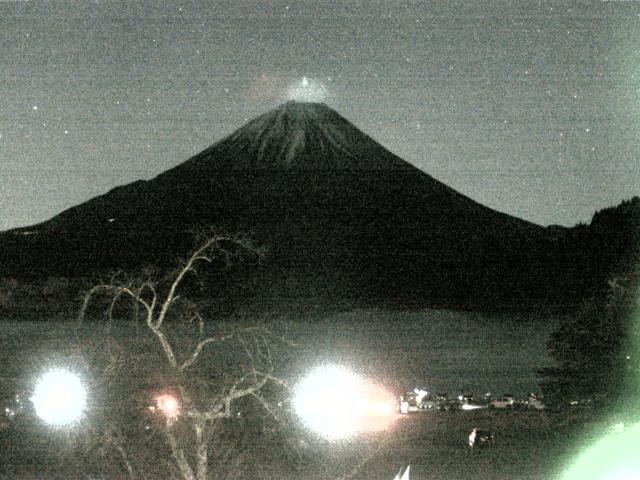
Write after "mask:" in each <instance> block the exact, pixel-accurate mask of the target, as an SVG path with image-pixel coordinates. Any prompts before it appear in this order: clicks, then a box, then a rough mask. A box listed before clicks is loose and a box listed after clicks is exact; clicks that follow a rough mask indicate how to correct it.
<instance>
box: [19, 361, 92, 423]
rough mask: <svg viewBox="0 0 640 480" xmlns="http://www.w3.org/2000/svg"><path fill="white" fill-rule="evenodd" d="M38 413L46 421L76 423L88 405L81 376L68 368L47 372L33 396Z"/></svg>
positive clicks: (32, 399)
mask: <svg viewBox="0 0 640 480" xmlns="http://www.w3.org/2000/svg"><path fill="white" fill-rule="evenodd" d="M31 401H32V402H33V406H34V408H35V411H36V414H37V415H38V416H39V417H40V418H41V419H43V420H44V421H45V422H47V423H49V424H51V425H55V426H63V425H69V424H72V423H75V422H76V421H77V420H78V419H79V418H80V417H81V416H82V414H83V412H84V410H85V408H86V405H87V391H86V389H85V387H84V385H83V384H82V382H81V381H80V378H79V377H78V376H77V375H76V374H74V373H71V372H69V371H67V370H63V369H56V370H50V371H49V372H47V373H45V374H44V375H43V376H42V378H40V380H39V381H38V384H37V385H36V388H35V390H34V392H33V396H32V397H31Z"/></svg>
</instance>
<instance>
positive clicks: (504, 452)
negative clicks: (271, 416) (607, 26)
mask: <svg viewBox="0 0 640 480" xmlns="http://www.w3.org/2000/svg"><path fill="white" fill-rule="evenodd" d="M589 415H590V413H589V412H587V415H585V413H584V412H581V413H579V415H578V416H577V417H576V416H573V418H572V419H568V418H567V416H566V415H561V416H549V415H547V414H546V413H543V412H533V411H532V412H529V411H512V412H510V411H488V410H476V411H471V412H437V413H416V414H409V415H404V416H403V415H398V418H397V421H396V422H395V424H394V426H393V427H392V428H391V429H390V431H388V432H385V433H378V434H368V435H366V436H362V437H356V438H354V439H352V440H350V441H349V442H344V443H336V444H333V443H327V442H316V441H313V440H312V441H310V442H308V443H306V446H305V449H306V450H307V454H308V455H309V457H312V458H313V457H315V458H314V459H313V461H311V462H310V463H309V464H307V466H306V467H301V466H300V465H296V466H294V465H283V464H262V465H260V466H258V468H256V467H255V466H254V467H253V468H251V467H250V468H248V469H243V471H242V472H240V471H238V472H237V473H233V472H229V471H226V472H225V474H224V475H223V476H221V477H218V476H217V475H216V471H215V470H214V471H213V472H211V474H212V475H211V477H210V478H212V479H213V478H226V479H244V478H247V479H249V478H250V479H261V480H262V479H264V480H266V479H282V480H320V479H322V480H329V479H331V480H335V479H340V478H343V479H344V478H353V479H362V480H364V479H367V480H392V479H393V477H394V475H395V474H396V473H397V472H398V470H400V469H401V468H402V469H404V468H406V466H407V465H411V480H427V479H429V480H435V479H447V480H473V479H496V480H502V479H505V480H507V479H509V480H529V479H530V480H534V479H535V480H544V479H556V478H560V477H561V476H562V472H563V471H564V469H565V468H566V467H567V466H568V465H569V462H570V461H571V459H572V458H573V457H575V454H576V453H577V451H578V448H579V445H581V444H582V445H584V443H585V438H586V437H587V436H589V435H590V433H589V432H592V433H593V432H594V429H595V430H600V431H604V430H603V429H605V428H606V427H605V426H604V425H596V426H594V424H593V423H589V422H587V421H586V418H587V417H588V416H589ZM473 426H477V427H478V428H480V429H486V430H490V431H491V432H492V433H493V434H494V440H493V441H492V442H491V443H490V444H488V445H486V446H484V447H479V446H476V447H475V448H474V449H473V450H471V449H469V447H468V445H467V437H468V434H469V432H470V430H471V428H472V427H473ZM8 433H9V432H7V431H5V432H4V434H3V435H2V436H1V437H2V438H1V440H2V441H1V443H2V445H1V446H0V447H1V452H2V457H0V458H1V459H2V463H1V464H0V478H2V479H16V480H23V479H24V480H26V479H29V480H31V479H41V478H47V479H78V480H80V479H82V480H89V479H92V480H97V479H101V480H106V479H109V480H116V479H117V480H119V479H128V478H129V476H128V475H127V474H126V473H125V471H124V470H123V469H122V467H121V465H118V464H117V462H115V463H114V464H113V468H112V469H111V468H107V469H106V470H105V469H101V470H102V472H103V473H100V474H96V473H94V474H90V473H89V471H90V470H91V468H87V469H84V468H83V466H82V465H83V464H82V459H81V457H82V456H83V455H87V457H86V458H87V460H88V461H89V457H90V456H91V457H93V455H91V454H90V453H89V452H86V451H85V452H83V451H82V449H75V453H74V454H72V455H70V451H69V450H66V451H65V449H64V448H62V444H64V443H65V442H64V440H63V439H61V438H58V439H57V441H54V442H52V443H48V442H47V439H46V438H45V437H44V436H40V437H39V438H35V437H34V438H33V440H34V441H35V443H31V444H30V445H25V443H24V439H20V438H16V437H14V438H11V436H10V435H9V434H8ZM16 440H17V441H16ZM49 440H53V439H49ZM61 440H62V442H61ZM67 440H69V439H67ZM56 443H57V445H55V444H56ZM71 443H73V442H71ZM29 450H30V451H31V452H30V453H29V452H28V451H29ZM45 450H46V451H47V453H46V454H44V455H42V452H43V451H45ZM37 451H40V454H38V453H37ZM93 453H96V452H93ZM93 461H95V458H92V459H91V460H90V461H89V463H92V462H93ZM158 462H159V464H160V463H163V462H166V459H162V458H159V459H158ZM166 463H167V464H168V463H169V462H166ZM94 465H95V464H94ZM170 471H171V469H170V468H167V469H166V476H165V477H162V478H159V477H157V475H158V473H155V474H154V475H153V478H158V480H163V479H164V478H167V479H170V478H171V479H173V478H177V477H175V476H173V475H172V474H171V473H170ZM94 472H95V470H94ZM107 472H108V473H107ZM156 472H157V471H156ZM140 473H142V472H140ZM349 475H350V476H349ZM139 478H151V477H146V476H144V475H142V476H140V477H139Z"/></svg>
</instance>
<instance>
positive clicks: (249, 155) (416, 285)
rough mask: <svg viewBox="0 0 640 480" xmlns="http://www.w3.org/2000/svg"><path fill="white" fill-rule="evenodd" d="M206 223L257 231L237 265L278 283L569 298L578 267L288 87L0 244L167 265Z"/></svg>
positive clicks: (406, 294) (281, 292) (552, 235)
mask: <svg viewBox="0 0 640 480" xmlns="http://www.w3.org/2000/svg"><path fill="white" fill-rule="evenodd" d="M209 227H213V228H215V229H216V230H217V231H222V232H229V233H232V234H240V235H243V236H245V237H248V238H250V239H251V240H252V241H253V242H255V243H256V244H257V245H261V246H264V247H266V248H267V250H268V254H267V257H266V259H265V260H264V262H263V264H262V265H261V266H257V267H255V270H254V271H253V273H251V274H250V275H252V277H253V278H254V279H256V278H259V279H261V280H260V281H259V283H260V285H259V287H257V289H258V290H260V294H261V295H265V296H271V297H277V298H281V299H282V298H286V297H292V296H301V297H305V296H323V297H325V298H333V299H336V298H348V299H350V300H355V301H359V302H364V303H371V302H374V303H376V302H381V301H382V302H384V301H390V300H392V301H399V302H403V303H410V304H416V303H417V304H439V305H448V306H462V307H467V308H475V307H486V306H489V307H496V306H504V305H510V306H514V305H516V306H517V305H523V304H529V303H532V302H533V303H537V302H547V301H551V302H554V301H557V300H559V299H563V300H566V299H568V298H577V297H579V296H580V295H581V293H580V290H581V289H584V288H585V285H584V279H585V278H586V275H587V274H592V273H593V268H591V267H588V268H587V267H585V266H584V265H583V263H584V258H582V259H580V254H579V252H577V251H576V249H575V248H574V247H575V245H576V244H574V243H572V244H571V246H570V247H568V246H567V245H568V244H567V242H566V239H567V238H569V235H568V234H567V233H566V232H565V231H564V230H563V231H562V233H558V230H557V229H555V230H554V229H546V228H543V227H541V226H538V225H534V224H532V223H529V222H527V221H524V220H521V219H517V218H514V217H511V216H509V215H506V214H503V213H500V212H496V211H494V210H491V209H489V208H486V207H483V206H482V205H480V204H478V203H476V202H474V201H473V200H471V199H469V198H467V197H465V196H463V195H461V194H460V193H458V192H456V191H454V190H453V189H451V188H449V187H447V186H446V185H444V184H442V183H440V182H438V181H437V180H435V179H434V178H432V177H431V176H429V175H428V174H426V173H424V172H422V171H420V170H418V169H416V168H414V167H413V166H411V165H410V164H408V163H407V162H405V161H403V160H402V159H400V158H398V157H397V156H396V155H394V154H393V153H391V152H389V151H388V150H386V149H385V148H384V147H382V146H381V145H380V144H378V143H377V142H375V141H374V140H372V139H371V138H369V137H368V136H367V135H366V134H364V133H363V132H361V131H360V130H358V129H357V128H356V127H355V126H354V125H352V124H351V123H350V122H349V121H347V120H346V119H345V118H343V117H342V116H340V115H339V114H338V113H337V112H335V111H334V110H332V109H331V108H329V107H327V106H326V105H324V104H316V103H298V102H288V103H286V104H283V105H281V106H280V107H278V108H276V109H275V110H273V111H271V112H268V113H266V114H264V115H262V116H259V117H258V118H256V119H254V120H252V121H250V122H249V123H248V124H246V125H245V126H243V127H242V128H240V129H239V130H237V131H236V132H234V133H233V134H231V135H229V136H228V137H226V138H224V139H222V140H221V141H219V142H217V143H215V144H214V145H212V146H211V147H209V148H208V149H206V150H204V151H203V152H201V153H199V154H198V155H196V156H194V157H192V158H190V159H189V160H187V161H186V162H184V163H181V164H179V165H178V166H176V167H174V168H172V169H170V170H168V171H166V172H164V173H162V174H161V175H159V176H157V177H156V178H153V179H152V180H149V181H142V180H139V181H136V182H133V183H131V184H128V185H124V186H122V187H118V188H115V189H113V190H111V191H110V192H108V193H106V194H105V195H102V196H99V197H96V198H94V199H92V200H90V201H88V202H85V203H83V204H80V205H78V206H76V207H73V208H71V209H69V210H66V211H64V212H62V213H61V214H59V215H57V216H56V217H54V218H52V219H51V220H49V221H47V222H44V223H41V224H38V225H34V226H32V227H28V228H20V229H15V230H11V231H9V232H5V233H4V234H2V235H0V245H1V246H2V253H1V254H0V255H2V259H1V260H2V264H3V265H5V267H4V276H18V277H41V276H47V275H65V276H84V275H87V274H90V273H95V272H99V271H106V270H111V269H131V268H134V267H137V266H140V265H142V264H147V263H153V264H158V265H161V266H166V265H170V264H171V263H173V262H175V260H176V258H177V257H178V256H179V255H180V254H184V253H185V252H186V251H187V250H188V248H189V247H190V246H191V245H192V236H191V234H190V233H189V232H193V231H196V230H198V229H202V228H209ZM568 230H569V229H567V231H568ZM577 242H578V243H577V244H579V243H580V242H581V240H580V241H577ZM588 288H590V287H588ZM588 288H587V290H588Z"/></svg>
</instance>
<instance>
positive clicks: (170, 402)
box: [156, 393, 180, 418]
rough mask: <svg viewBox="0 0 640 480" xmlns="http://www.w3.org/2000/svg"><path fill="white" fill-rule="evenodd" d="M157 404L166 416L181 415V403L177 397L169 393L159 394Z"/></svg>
mask: <svg viewBox="0 0 640 480" xmlns="http://www.w3.org/2000/svg"><path fill="white" fill-rule="evenodd" d="M156 405H157V406H158V410H160V411H161V412H162V414H163V415H164V416H165V417H169V418H175V417H177V416H178V415H180V403H179V402H178V400H177V399H176V397H174V396H173V395H171V394H169V393H165V394H163V395H158V396H157V397H156Z"/></svg>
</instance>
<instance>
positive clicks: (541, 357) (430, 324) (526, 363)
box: [0, 309, 561, 397]
mask: <svg viewBox="0 0 640 480" xmlns="http://www.w3.org/2000/svg"><path fill="white" fill-rule="evenodd" d="M281 320H282V321H283V322H284V323H285V324H286V325H287V326H288V334H287V335H288V337H289V338H290V339H291V340H292V341H294V342H295V344H296V346H295V347H292V348H287V351H286V355H285V356H286V361H285V362H283V363H282V365H283V367H282V368H283V371H282V376H284V377H287V378H289V379H290V380H292V381H294V380H295V378H297V377H299V376H300V375H303V374H304V372H305V371H308V370H309V369H310V368H312V367H314V366H316V365H319V364H322V363H337V364H340V365H343V366H345V367H347V368H349V369H351V370H353V371H355V372H357V373H361V374H363V375H365V376H367V377H371V378H372V379H374V380H376V381H377V382H378V383H381V384H383V385H384V386H385V387H386V388H387V389H389V390H391V391H393V392H394V393H400V392H402V391H404V390H405V389H409V388H413V387H415V386H421V387H426V388H427V389H428V390H429V391H435V392H449V393H450V394H455V395H457V394H459V393H461V392H465V393H467V392H471V393H474V394H476V395H480V394H484V393H485V392H491V393H493V394H494V396H495V395H501V394H503V393H505V392H509V393H512V394H514V395H516V396H518V397H524V396H525V395H526V394H527V393H528V392H536V391H539V387H538V380H537V377H536V370H537V369H539V368H541V367H543V366H547V365H550V364H551V359H550V357H549V356H548V353H547V350H546V347H545V342H546V341H547V339H548V337H549V335H550V333H551V332H552V331H553V330H555V329H556V328H557V327H558V325H559V324H560V321H561V320H560V319H558V318H542V317H539V316H536V315H506V314H504V315H489V314H477V313H468V312H453V311H446V310H420V311H404V310H403V311H399V310H382V309H366V310H352V311H349V312H343V313H332V314H327V315H318V314H314V316H313V317H312V318H311V317H305V315H304V314H301V315H300V316H296V315H293V314H291V315H288V316H287V317H286V318H282V319H281ZM101 328H102V327H99V326H98V325H96V327H95V330H96V335H98V334H99V333H100V332H101V331H102V330H101ZM139 333H144V328H143V327H142V326H141V325H139V326H137V327H127V329H126V330H122V331H121V333H120V334H121V335H125V336H126V337H127V338H129V339H131V338H132V336H135V335H136V334H139ZM83 334H84V335H87V334H88V335H91V330H90V329H89V330H87V329H86V328H85V331H84V333H83ZM74 335H77V330H76V326H75V324H73V323H57V324H51V323H46V322H33V321H29V322H15V321H12V322H9V321H0V365H2V367H3V373H2V377H4V378H5V379H7V378H11V377H13V378H14V379H15V377H17V376H25V375H27V376H30V375H35V374H36V373H37V372H38V371H42V369H44V368H46V364H47V363H60V362H63V363H68V362H70V361H71V362H72V361H74V360H73V358H72V357H73V355H74V351H73V346H72V343H73V342H70V339H72V338H74ZM70 358H71V359H70ZM18 383H22V382H18ZM27 383H28V382H27Z"/></svg>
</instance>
